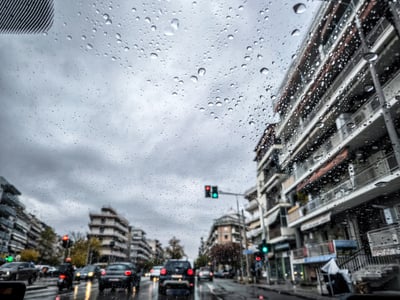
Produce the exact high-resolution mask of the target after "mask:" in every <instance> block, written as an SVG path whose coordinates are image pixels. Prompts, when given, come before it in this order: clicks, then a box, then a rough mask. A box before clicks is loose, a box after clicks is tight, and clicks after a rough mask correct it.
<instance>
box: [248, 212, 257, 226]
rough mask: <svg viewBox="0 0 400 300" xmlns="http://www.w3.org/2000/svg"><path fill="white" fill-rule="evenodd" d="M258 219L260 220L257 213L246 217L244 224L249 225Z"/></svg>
mask: <svg viewBox="0 0 400 300" xmlns="http://www.w3.org/2000/svg"><path fill="white" fill-rule="evenodd" d="M259 221H260V216H259V215H258V214H256V215H252V216H251V217H249V218H246V225H247V226H251V224H252V223H254V222H259Z"/></svg>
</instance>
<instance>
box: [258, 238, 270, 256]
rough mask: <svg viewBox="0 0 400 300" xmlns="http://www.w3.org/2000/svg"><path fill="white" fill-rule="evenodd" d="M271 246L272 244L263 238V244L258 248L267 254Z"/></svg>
mask: <svg viewBox="0 0 400 300" xmlns="http://www.w3.org/2000/svg"><path fill="white" fill-rule="evenodd" d="M269 248H270V246H269V245H268V244H267V242H266V241H265V240H263V241H262V242H261V244H259V245H258V250H259V251H260V252H261V253H263V254H267V253H268V252H269Z"/></svg>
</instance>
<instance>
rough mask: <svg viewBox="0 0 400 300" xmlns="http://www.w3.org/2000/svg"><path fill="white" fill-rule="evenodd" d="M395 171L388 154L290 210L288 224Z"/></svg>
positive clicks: (392, 156) (394, 164)
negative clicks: (351, 176) (352, 178)
mask: <svg viewBox="0 0 400 300" xmlns="http://www.w3.org/2000/svg"><path fill="white" fill-rule="evenodd" d="M396 169H398V166H397V163H396V160H395V157H394V154H393V153H392V154H389V155H388V156H386V157H384V158H383V159H381V160H377V161H375V162H373V163H371V164H370V165H368V167H367V168H366V169H364V170H363V171H362V172H359V173H358V174H357V175H355V176H354V180H351V179H349V180H346V181H342V182H340V183H339V184H338V185H336V186H333V188H332V189H330V190H329V191H327V192H325V193H322V194H320V195H317V196H314V197H315V198H314V199H313V200H312V201H309V202H308V203H306V204H305V205H304V206H301V207H299V208H298V209H292V210H291V211H290V213H289V214H288V221H289V223H292V222H294V221H296V220H298V219H300V218H301V217H303V216H305V215H306V214H308V213H310V212H313V211H316V210H318V209H320V208H321V207H323V206H325V205H327V204H329V203H332V202H334V201H336V200H339V199H343V197H345V196H348V195H350V194H351V193H353V192H354V191H356V190H359V189H361V188H363V187H365V186H367V185H369V184H370V183H372V182H374V181H376V180H378V179H380V178H383V177H385V176H387V175H390V174H392V173H393V171H394V170H396Z"/></svg>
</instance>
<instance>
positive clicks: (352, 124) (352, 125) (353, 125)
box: [346, 122, 356, 128]
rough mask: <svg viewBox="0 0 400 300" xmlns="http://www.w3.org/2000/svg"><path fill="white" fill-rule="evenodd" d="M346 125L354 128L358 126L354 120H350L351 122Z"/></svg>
mask: <svg viewBox="0 0 400 300" xmlns="http://www.w3.org/2000/svg"><path fill="white" fill-rule="evenodd" d="M346 126H347V127H348V128H354V127H356V124H354V123H353V122H349V123H347V124H346Z"/></svg>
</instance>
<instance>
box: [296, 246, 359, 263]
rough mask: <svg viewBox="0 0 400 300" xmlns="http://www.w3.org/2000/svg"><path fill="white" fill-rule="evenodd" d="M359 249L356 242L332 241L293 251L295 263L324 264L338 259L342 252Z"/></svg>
mask: <svg viewBox="0 0 400 300" xmlns="http://www.w3.org/2000/svg"><path fill="white" fill-rule="evenodd" d="M345 249H346V250H348V249H354V250H355V249H357V242H356V241H354V240H331V241H326V242H321V243H311V244H306V245H305V246H304V247H302V248H299V249H295V250H292V256H293V263H295V264H306V263H324V262H327V261H329V260H330V259H331V258H336V257H338V254H339V255H340V252H341V251H342V250H345Z"/></svg>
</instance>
